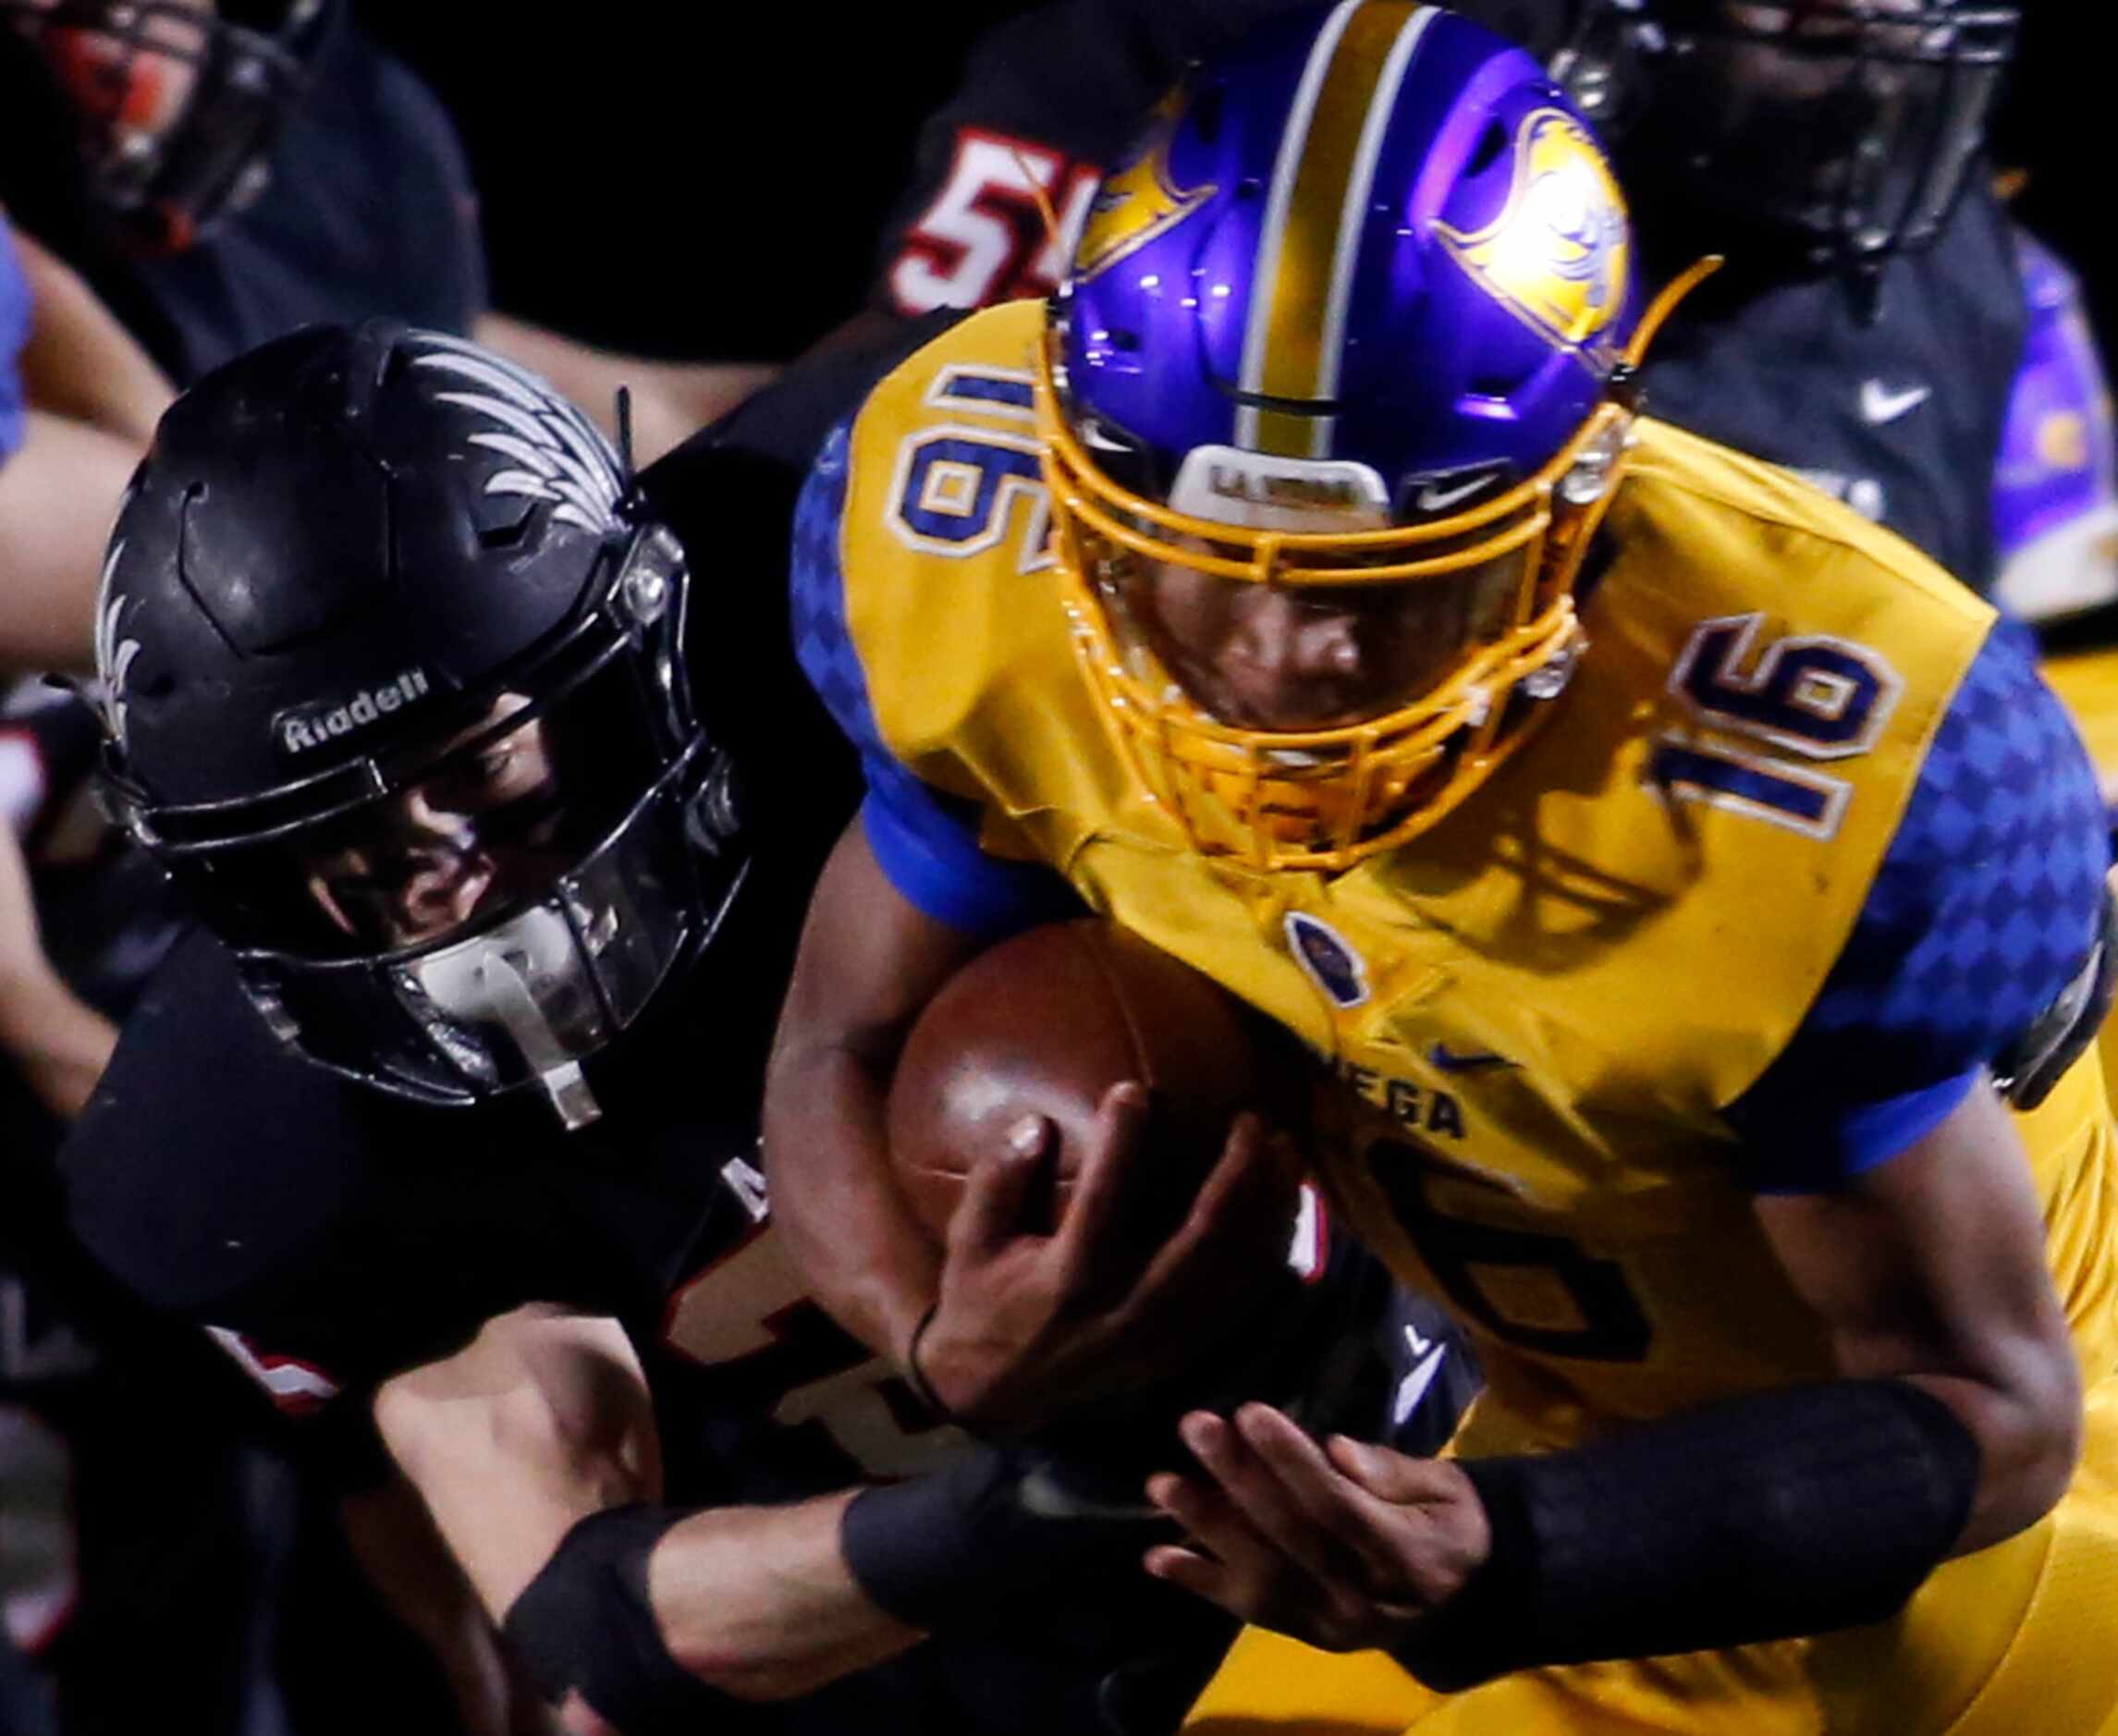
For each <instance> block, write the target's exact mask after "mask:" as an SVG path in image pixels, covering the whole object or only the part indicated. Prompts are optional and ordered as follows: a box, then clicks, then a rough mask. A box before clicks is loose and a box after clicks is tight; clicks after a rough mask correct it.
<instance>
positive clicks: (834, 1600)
mask: <svg viewBox="0 0 2118 1736" xmlns="http://www.w3.org/2000/svg"><path fill="white" fill-rule="evenodd" d="M853 1496H854V1491H852V1490H850V1489H848V1490H842V1491H840V1492H839V1493H838V1494H835V1495H826V1496H822V1497H819V1498H816V1499H814V1500H809V1501H802V1502H799V1503H797V1504H795V1505H793V1506H791V1507H739V1508H715V1509H709V1510H705V1511H703V1512H697V1513H693V1514H692V1515H690V1516H689V1517H688V1518H685V1519H683V1520H681V1521H679V1523H678V1524H677V1525H676V1526H675V1527H674V1529H672V1530H671V1531H670V1532H669V1533H668V1534H667V1535H666V1536H664V1538H663V1539H662V1541H661V1543H660V1544H659V1545H657V1546H656V1547H655V1552H654V1554H653V1555H652V1556H651V1557H650V1558H649V1560H648V1567H647V1584H648V1590H649V1596H650V1601H651V1603H652V1605H653V1608H654V1611H655V1620H656V1622H657V1624H658V1625H659V1627H660V1628H661V1631H662V1637H663V1639H664V1641H665V1643H666V1644H667V1646H668V1648H669V1651H670V1654H671V1656H673V1657H675V1658H676V1659H677V1660H678V1661H679V1663H680V1664H682V1665H683V1666H684V1668H685V1669H689V1670H690V1671H691V1672H692V1674H693V1675H695V1676H697V1677H698V1678H699V1680H700V1681H703V1682H704V1683H706V1685H707V1686H709V1687H712V1688H716V1689H717V1690H719V1691H720V1692H721V1693H726V1694H729V1695H731V1696H733V1697H734V1698H737V1699H740V1700H787V1699H793V1698H795V1697H797V1696H798V1695H801V1694H804V1693H810V1692H812V1691H813V1690H814V1689H816V1688H819V1687H821V1686H823V1685H824V1683H826V1682H827V1681H836V1680H837V1679H838V1678H839V1677H840V1676H844V1675H850V1674H851V1673H852V1672H853V1671H854V1670H857V1669H866V1668H867V1667H868V1666H869V1665H871V1664H875V1663H880V1662H881V1661H882V1660H883V1659H884V1658H886V1657H893V1656H895V1655H896V1654H897V1653H899V1652H901V1651H903V1650H904V1649H905V1648H906V1647H907V1646H910V1645H912V1644H915V1643H916V1642H917V1641H918V1640H919V1639H920V1637H921V1635H920V1632H919V1630H917V1629H916V1628H911V1627H907V1626H906V1625H905V1624H904V1623H902V1622H900V1621H897V1620H893V1619H892V1618H890V1617H889V1616H887V1615H885V1614H884V1613H883V1612H882V1611H881V1610H880V1609H878V1608H876V1607H875V1605H874V1604H873V1603H871V1602H870V1601H869V1600H868V1598H867V1597H866V1596H865V1595H863V1592H862V1591H861V1588H860V1587H859V1586H858V1585H857V1584H856V1583H854V1581H853V1577H852V1574H851V1571H849V1570H848V1568H847V1566H846V1562H845V1558H844V1556H843V1554H842V1553H841V1551H840V1549H839V1525H840V1522H841V1521H842V1518H843V1516H844V1513H845V1510H846V1508H847V1505H848V1504H849V1503H850V1502H851V1500H852V1498H853Z"/></svg>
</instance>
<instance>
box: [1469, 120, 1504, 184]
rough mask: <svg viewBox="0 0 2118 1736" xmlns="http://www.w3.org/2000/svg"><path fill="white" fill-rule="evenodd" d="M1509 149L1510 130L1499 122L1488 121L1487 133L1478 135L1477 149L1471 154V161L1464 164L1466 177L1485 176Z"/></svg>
mask: <svg viewBox="0 0 2118 1736" xmlns="http://www.w3.org/2000/svg"><path fill="white" fill-rule="evenodd" d="M1507 148H1508V129H1507V128H1505V127H1503V126H1501V125H1500V122H1499V121H1498V120H1492V121H1488V122H1487V124H1486V129H1485V131H1483V132H1481V133H1480V134H1479V135H1478V144H1477V148H1476V149H1475V150H1474V151H1473V152H1472V153H1471V160H1470V161H1469V162H1468V163H1466V164H1464V165H1463V173H1464V175H1465V176H1466V177H1469V176H1474V175H1483V174H1485V172H1486V171H1487V169H1489V168H1491V167H1492V166H1493V165H1494V164H1496V163H1498V162H1499V161H1500V153H1502V152H1504V151H1505V150H1507Z"/></svg>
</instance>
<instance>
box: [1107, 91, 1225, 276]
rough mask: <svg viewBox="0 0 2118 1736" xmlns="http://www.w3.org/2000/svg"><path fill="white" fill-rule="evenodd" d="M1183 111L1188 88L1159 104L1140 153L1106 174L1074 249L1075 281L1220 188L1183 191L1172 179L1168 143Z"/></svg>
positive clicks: (1169, 225) (1159, 232) (1135, 247)
mask: <svg viewBox="0 0 2118 1736" xmlns="http://www.w3.org/2000/svg"><path fill="white" fill-rule="evenodd" d="M1183 112H1184V92H1183V91H1182V90H1181V89H1179V90H1175V91H1172V92H1169V95H1168V96H1166V97H1164V98H1163V99H1162V100H1161V102H1159V103H1158V104H1156V105H1155V111H1154V120H1153V125H1152V126H1151V127H1150V128H1149V129H1148V132H1147V136H1146V137H1145V139H1144V140H1142V141H1141V143H1140V148H1139V149H1138V151H1136V152H1135V153H1133V154H1132V156H1131V157H1130V158H1128V159H1127V160H1126V161H1125V162H1124V163H1122V164H1120V165H1119V166H1118V167H1117V168H1115V169H1113V170H1112V171H1111V172H1110V173H1109V174H1108V176H1106V177H1104V181H1103V185H1102V186H1101V187H1099V188H1098V189H1096V197H1095V199H1093V200H1092V201H1090V202H1089V207H1088V222H1087V223H1086V224H1085V225H1084V226H1083V229H1082V232H1081V243H1080V245H1079V246H1077V247H1076V248H1075V249H1074V253H1073V276H1074V281H1075V282H1076V283H1087V282H1088V281H1089V280H1090V279H1091V278H1094V277H1096V276H1099V275H1101V274H1103V273H1104V272H1107V271H1108V270H1109V269H1110V268H1111V266H1113V265H1115V264H1117V263H1118V262H1119V261H1120V260H1121V259H1127V258H1130V257H1131V256H1132V254H1134V253H1137V252H1138V251H1140V250H1141V249H1142V248H1144V247H1145V246H1146V245H1147V243H1148V242H1150V241H1153V240H1157V239H1158V238H1161V237H1162V236H1165V235H1167V234H1168V233H1169V231H1170V230H1171V229H1173V228H1175V227H1176V226H1177V225H1179V224H1180V223H1181V222H1183V220H1184V219H1185V218H1186V217H1188V216H1190V215H1191V214H1192V213H1193V212H1194V211H1196V210H1197V209H1198V208H1199V207H1200V206H1201V205H1203V204H1205V203H1206V201H1207V200H1209V199H1211V198H1212V197H1213V196H1214V194H1215V193H1216V192H1217V191H1218V189H1217V188H1216V187H1215V186H1214V185H1213V183H1212V182H1210V181H1209V182H1207V183H1206V185H1205V186H1203V187H1194V188H1190V189H1184V188H1180V187H1178V186H1177V185H1176V184H1175V183H1174V182H1172V181H1171V180H1170V178H1169V144H1170V141H1171V140H1173V139H1174V138H1175V137H1176V132H1177V123H1178V122H1179V121H1180V120H1181V119H1182V118H1183Z"/></svg>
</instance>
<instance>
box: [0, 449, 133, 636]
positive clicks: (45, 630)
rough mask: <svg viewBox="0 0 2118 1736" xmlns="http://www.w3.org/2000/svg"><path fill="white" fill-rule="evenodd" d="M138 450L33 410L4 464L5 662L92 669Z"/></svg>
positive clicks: (0, 501) (1, 595)
mask: <svg viewBox="0 0 2118 1736" xmlns="http://www.w3.org/2000/svg"><path fill="white" fill-rule="evenodd" d="M139 461H140V449H139V447H138V446H135V445H133V444H132V443H130V442H129V441H128V440H125V439H121V438H119V437H118V436H117V435H115V434H111V433H109V432H108V431H106V430H104V429H101V428H95V427H91V426H90V425H89V424H88V423H86V422H78V421H74V420H70V419H68V418H66V417H62V416H55V415H52V414H50V413H48V412H46V411H43V410H31V412H30V416H29V422H28V427H27V433H26V435H25V437H24V439H23V442H22V446H21V449H20V450H19V451H18V452H17V453H16V454H15V455H14V457H12V458H9V459H8V460H7V462H6V464H5V465H0V575H5V583H0V668H13V669H56V670H63V671H67V672H80V673H84V674H85V673H86V672H87V671H89V670H91V669H92V668H93V667H94V666H95V589H96V580H97V577H98V575H99V574H100V572H101V570H102V566H103V553H104V539H105V538H106V537H107V536H108V535H109V534H110V525H111V520H113V519H114V518H116V515H117V506H118V501H119V500H120V498H121V497H122V496H123V495H124V493H125V487H126V483H127V482H128V481H129V479H130V477H131V474H132V470H133V467H134V466H135V465H136V464H137V463H138V462H139Z"/></svg>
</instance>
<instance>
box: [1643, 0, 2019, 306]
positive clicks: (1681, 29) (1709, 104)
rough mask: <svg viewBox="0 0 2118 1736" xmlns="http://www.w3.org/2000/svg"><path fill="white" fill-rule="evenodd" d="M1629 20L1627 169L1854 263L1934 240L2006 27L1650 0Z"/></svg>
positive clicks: (1968, 160) (1850, 9) (1860, 5)
mask: <svg viewBox="0 0 2118 1736" xmlns="http://www.w3.org/2000/svg"><path fill="white" fill-rule="evenodd" d="M1635 11H1636V12H1637V14H1638V16H1640V17H1642V18H1646V19H1647V20H1649V21H1647V22H1643V23H1641V24H1639V25H1637V26H1636V27H1635V34H1634V42H1635V43H1636V44H1637V45H1638V53H1639V56H1640V63H1641V77H1642V79H1643V82H1644V84H1645V92H1644V94H1643V95H1642V96H1641V97H1640V98H1639V99H1638V101H1637V103H1636V106H1635V110H1634V124H1633V127H1632V128H1631V130H1630V131H1629V133H1628V136H1627V141H1626V147H1627V148H1626V153H1625V154H1626V157H1627V160H1628V162H1629V163H1631V164H1634V165H1638V169H1639V172H1641V173H1644V174H1647V175H1655V176H1660V177H1668V178H1671V179H1672V180H1673V181H1674V182H1675V183H1676V185H1677V187H1678V189H1680V190H1681V191H1682V193H1683V195H1684V196H1685V198H1686V199H1687V200H1688V201H1689V202H1691V203H1692V204H1694V205H1695V206H1696V207H1698V208H1700V209H1701V210H1702V211H1704V212H1708V213H1715V214H1719V215H1720V217H1721V218H1722V219H1723V220H1724V221H1728V222H1732V223H1736V224H1740V225H1742V226H1745V227H1748V228H1753V229H1758V230H1762V231H1764V232H1766V233H1767V234H1769V235H1775V236H1778V237H1781V238H1785V239H1786V240H1788V241H1791V242H1792V243H1793V244H1794V246H1795V247H1797V248H1798V249H1799V250H1801V251H1803V252H1804V253H1805V254H1806V256H1807V257H1809V258H1810V259H1812V260H1814V261H1817V262H1819V263H1820V262H1824V261H1831V260H1835V261H1840V262H1845V263H1855V264H1860V263H1873V262H1877V261H1879V260H1880V259H1882V258H1884V257H1886V256H1887V255H1888V254H1889V253H1890V252H1892V251H1895V250H1897V249H1900V248H1905V247H1918V246H1923V245H1925V244H1927V243H1928V242H1930V241H1932V240H1933V239H1934V238H1935V237H1936V236H1937V235H1938V234H1939V233H1940V230H1941V228H1942V226H1944V224H1945V223H1946V222H1947V220H1948V217H1949V214H1950V213H1951V212H1952V211H1953V209H1954V207H1955V204H1956V202H1957V200H1958V198H1959V196H1960V195H1961V193H1962V192H1963V189H1964V188H1965V184H1966V181H1967V178H1968V177H1969V175H1970V173H1971V171H1972V168H1973V165H1974V163H1975V161H1976V159H1977V155H1978V153H1979V151H1980V149H1981V147H1982V145H1983V142H1984V139H1985V130H1986V125H1987V122H1988V120H1989V116H1990V115H1991V111H1992V108H1993V104H1994V103H1995V101H1996V100H1997V98H1998V95H1999V92H2000V89H2001V84H2002V79H2003V78H2004V76H2005V73H2006V69H2007V67H2008V64H2009V62H2010V60H2011V59H2012V57H2013V54H2014V34H2015V29H2016V23H2017V17H2018V9H2017V8H2015V7H2014V6H1982V5H1973V4H1956V3H1954V0H1791V3H1790V4H1783V5H1754V4H1736V3H1735V0H1653V3H1651V4H1649V5H1647V6H1645V7H1644V8H1636V9H1635ZM1708 240H1717V238H1715V237H1710V236H1709V237H1708ZM1717 244H1718V240H1717Z"/></svg>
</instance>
